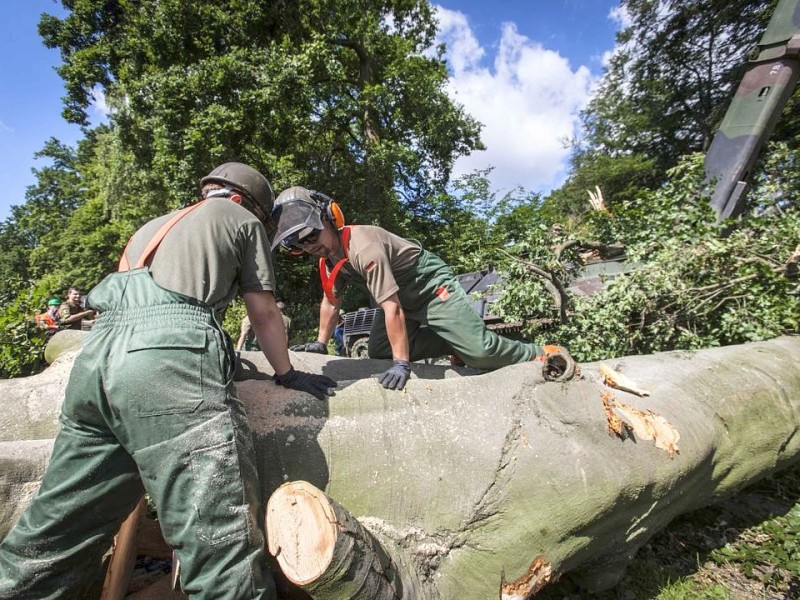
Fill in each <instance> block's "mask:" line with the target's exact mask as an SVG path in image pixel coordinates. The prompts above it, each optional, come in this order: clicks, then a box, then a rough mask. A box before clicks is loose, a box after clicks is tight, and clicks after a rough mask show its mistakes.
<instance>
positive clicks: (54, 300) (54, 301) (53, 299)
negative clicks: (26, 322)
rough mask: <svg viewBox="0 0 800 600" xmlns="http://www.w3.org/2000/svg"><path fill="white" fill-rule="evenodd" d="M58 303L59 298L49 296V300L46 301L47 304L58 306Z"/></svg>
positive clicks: (59, 303) (59, 301)
mask: <svg viewBox="0 0 800 600" xmlns="http://www.w3.org/2000/svg"><path fill="white" fill-rule="evenodd" d="M60 305H61V300H59V299H58V298H50V300H48V301H47V306H60Z"/></svg>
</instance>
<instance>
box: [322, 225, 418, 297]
mask: <svg viewBox="0 0 800 600" xmlns="http://www.w3.org/2000/svg"><path fill="white" fill-rule="evenodd" d="M420 251H421V248H420V247H419V245H418V244H415V243H414V242H410V241H409V240H407V239H404V238H401V237H400V236H399V235H395V234H393V233H390V232H388V231H386V230H385V229H383V228H382V227H375V226H373V225H354V226H352V227H351V228H350V245H349V249H348V253H347V256H348V258H349V262H348V263H347V264H346V265H345V267H343V268H342V271H341V272H342V273H343V274H344V277H342V278H341V281H340V278H337V281H336V283H335V286H334V292H335V293H336V294H337V295H338V294H339V292H340V291H341V289H342V288H343V287H344V285H345V284H346V282H347V279H348V278H350V277H353V276H355V277H358V278H359V279H362V280H363V281H364V284H365V285H366V288H367V291H368V292H369V293H370V295H371V296H372V297H373V298H374V299H375V301H376V302H377V303H378V304H380V303H381V302H383V301H384V300H386V299H387V298H388V297H389V296H391V295H392V294H394V293H396V292H397V291H398V290H399V289H400V288H399V286H398V285H397V282H396V281H395V273H403V272H405V271H407V270H409V269H411V268H412V267H413V266H414V265H415V264H416V262H417V258H418V257H419V253H420ZM330 268H331V266H330V265H329V269H330Z"/></svg>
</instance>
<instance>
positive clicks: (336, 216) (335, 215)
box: [308, 190, 345, 229]
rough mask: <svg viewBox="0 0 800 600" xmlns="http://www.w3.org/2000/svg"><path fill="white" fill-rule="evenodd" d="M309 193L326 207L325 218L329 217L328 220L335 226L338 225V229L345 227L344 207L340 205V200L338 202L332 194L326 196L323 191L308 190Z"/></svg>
mask: <svg viewBox="0 0 800 600" xmlns="http://www.w3.org/2000/svg"><path fill="white" fill-rule="evenodd" d="M308 193H309V194H310V195H311V197H312V198H313V199H314V200H316V201H317V202H319V203H321V204H322V207H323V208H324V209H325V218H326V219H328V221H329V222H330V223H331V224H332V225H333V226H334V227H336V229H341V228H342V227H344V225H345V220H344V213H343V212H342V208H341V207H340V206H339V203H338V202H336V201H335V200H334V199H333V198H331V197H330V196H326V195H325V194H323V193H322V192H316V191H314V190H308Z"/></svg>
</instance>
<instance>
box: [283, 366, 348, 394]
mask: <svg viewBox="0 0 800 600" xmlns="http://www.w3.org/2000/svg"><path fill="white" fill-rule="evenodd" d="M273 379H274V380H275V383H277V384H278V385H282V386H284V387H288V388H291V389H293V390H299V391H301V392H308V393H309V394H311V395H312V396H314V397H315V398H316V399H317V400H325V398H326V397H328V396H333V394H334V392H333V388H335V387H336V382H335V381H334V380H333V379H331V378H330V377H326V376H325V375H315V374H314V373H306V372H304V371H295V370H294V367H292V368H291V369H289V370H288V371H287V372H286V373H284V374H283V375H275V377H274V378H273Z"/></svg>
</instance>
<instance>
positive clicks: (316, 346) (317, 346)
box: [289, 342, 328, 354]
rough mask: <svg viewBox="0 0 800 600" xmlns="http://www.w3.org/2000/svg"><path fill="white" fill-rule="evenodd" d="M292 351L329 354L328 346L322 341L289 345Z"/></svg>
mask: <svg viewBox="0 0 800 600" xmlns="http://www.w3.org/2000/svg"><path fill="white" fill-rule="evenodd" d="M289 350H291V351H292V352H314V353H315V354H327V353H328V347H327V346H326V345H325V344H323V343H322V342H308V343H307V344H295V345H294V346H289Z"/></svg>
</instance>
